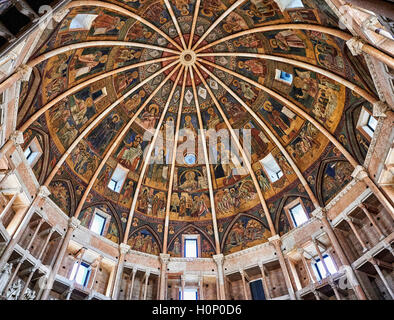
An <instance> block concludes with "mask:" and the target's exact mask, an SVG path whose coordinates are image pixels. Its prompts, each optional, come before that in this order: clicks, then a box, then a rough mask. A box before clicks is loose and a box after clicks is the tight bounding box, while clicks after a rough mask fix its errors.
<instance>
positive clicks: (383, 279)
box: [368, 258, 394, 300]
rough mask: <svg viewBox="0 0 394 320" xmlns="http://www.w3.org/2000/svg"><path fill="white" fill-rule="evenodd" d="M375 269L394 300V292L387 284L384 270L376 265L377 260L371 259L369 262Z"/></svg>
mask: <svg viewBox="0 0 394 320" xmlns="http://www.w3.org/2000/svg"><path fill="white" fill-rule="evenodd" d="M368 261H369V262H370V263H371V264H372V265H373V267H374V268H375V270H376V272H377V273H378V275H379V277H380V279H381V280H382V282H383V284H384V286H385V287H386V289H387V291H388V292H389V294H390V296H391V299H393V300H394V293H393V290H391V288H390V285H389V283H388V282H387V279H386V277H385V276H384V274H383V273H382V270H380V268H379V265H378V264H377V263H376V260H375V259H373V258H371V259H369V260H368Z"/></svg>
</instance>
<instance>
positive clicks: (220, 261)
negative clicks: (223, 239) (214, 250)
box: [212, 253, 224, 265]
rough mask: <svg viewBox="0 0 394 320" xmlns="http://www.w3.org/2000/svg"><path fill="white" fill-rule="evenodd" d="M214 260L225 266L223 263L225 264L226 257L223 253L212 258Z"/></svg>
mask: <svg viewBox="0 0 394 320" xmlns="http://www.w3.org/2000/svg"><path fill="white" fill-rule="evenodd" d="M212 258H213V260H214V261H215V263H216V264H217V265H223V263H224V255H223V254H222V253H221V254H216V255H214V256H212Z"/></svg>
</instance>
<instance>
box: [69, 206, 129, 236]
mask: <svg viewBox="0 0 394 320" xmlns="http://www.w3.org/2000/svg"><path fill="white" fill-rule="evenodd" d="M100 205H103V206H107V207H108V209H109V211H110V212H111V216H112V217H113V218H114V219H115V223H116V226H117V228H118V231H119V243H120V242H121V241H122V239H123V228H122V222H121V221H120V218H119V215H118V214H117V212H116V209H115V208H114V206H113V205H112V203H111V202H109V201H97V202H94V203H92V204H89V205H87V206H85V207H84V208H83V209H82V210H81V212H82V211H83V210H86V209H88V208H91V207H97V206H100ZM74 217H76V218H78V216H75V214H74Z"/></svg>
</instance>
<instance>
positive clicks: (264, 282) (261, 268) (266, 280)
mask: <svg viewBox="0 0 394 320" xmlns="http://www.w3.org/2000/svg"><path fill="white" fill-rule="evenodd" d="M259 268H260V271H261V279H262V282H263V288H264V293H265V298H266V299H267V300H270V299H271V294H270V291H269V287H268V279H267V276H266V274H265V267H264V263H263V262H262V261H260V262H259Z"/></svg>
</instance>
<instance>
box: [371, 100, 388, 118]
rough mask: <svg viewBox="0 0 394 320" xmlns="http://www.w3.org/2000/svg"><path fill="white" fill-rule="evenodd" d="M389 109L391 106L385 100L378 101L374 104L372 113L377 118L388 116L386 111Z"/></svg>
mask: <svg viewBox="0 0 394 320" xmlns="http://www.w3.org/2000/svg"><path fill="white" fill-rule="evenodd" d="M389 109H390V107H389V106H388V105H387V103H386V102H384V101H378V102H375V103H374V104H373V105H372V113H373V116H374V117H376V118H386V117H387V115H386V112H387V111H388V110H389Z"/></svg>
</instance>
